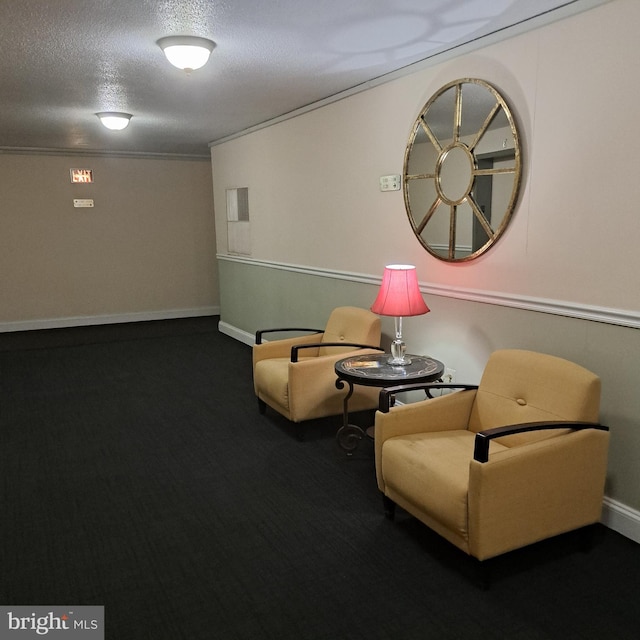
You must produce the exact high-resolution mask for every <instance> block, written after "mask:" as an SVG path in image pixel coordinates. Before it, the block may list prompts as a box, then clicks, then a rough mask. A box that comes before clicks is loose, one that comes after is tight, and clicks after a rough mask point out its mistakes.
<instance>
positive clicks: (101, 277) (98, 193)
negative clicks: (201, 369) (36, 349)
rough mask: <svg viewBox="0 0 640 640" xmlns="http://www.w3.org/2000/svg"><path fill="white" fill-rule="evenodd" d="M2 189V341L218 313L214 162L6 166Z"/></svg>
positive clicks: (47, 160) (0, 167)
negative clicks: (17, 335)
mask: <svg viewBox="0 0 640 640" xmlns="http://www.w3.org/2000/svg"><path fill="white" fill-rule="evenodd" d="M78 167H80V168H90V169H92V170H93V175H94V183H93V184H90V185H84V184H80V185H77V184H76V185H73V184H71V182H70V177H69V169H70V168H78ZM0 185H1V189H0V194H1V195H0V278H1V279H0V300H2V304H1V305H0V330H5V331H6V330H15V329H22V328H37V327H47V326H60V325H68V324H92V323H99V322H109V321H116V320H118V321H125V320H136V319H147V318H155V317H173V316H180V315H200V314H202V315H206V314H211V313H214V312H217V310H218V292H217V265H216V261H215V256H214V250H215V225H214V219H213V194H212V188H211V164H210V162H208V161H207V160H204V161H203V160H186V159H179V160H175V159H160V158H158V159H156V158H132V157H89V156H64V155H31V154H25V155H17V154H0ZM74 198H92V199H93V200H94V203H95V206H94V208H92V209H89V208H86V209H78V208H74V207H73V199H74Z"/></svg>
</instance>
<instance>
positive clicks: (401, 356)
mask: <svg viewBox="0 0 640 640" xmlns="http://www.w3.org/2000/svg"><path fill="white" fill-rule="evenodd" d="M406 351H407V345H406V344H405V343H404V342H403V341H402V339H401V338H397V337H396V338H395V339H394V340H393V341H392V342H391V355H390V356H389V357H388V358H387V362H388V363H389V364H390V365H392V366H394V367H404V366H405V365H407V364H411V358H410V357H409V356H408V355H406Z"/></svg>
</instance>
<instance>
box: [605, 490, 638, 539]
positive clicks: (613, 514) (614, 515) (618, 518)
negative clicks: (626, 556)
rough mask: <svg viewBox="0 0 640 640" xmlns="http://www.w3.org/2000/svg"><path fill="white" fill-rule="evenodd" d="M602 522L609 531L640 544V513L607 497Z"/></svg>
mask: <svg viewBox="0 0 640 640" xmlns="http://www.w3.org/2000/svg"><path fill="white" fill-rule="evenodd" d="M601 520H602V524H604V525H605V526H607V527H608V528H609V529H613V530H614V531H617V532H618V533H620V534H621V535H623V536H625V537H626V538H630V539H631V540H633V541H634V542H637V543H640V511H636V510H635V509H632V508H631V507H628V506H627V505H624V504H622V503H621V502H618V501H617V500H613V499H611V498H607V497H606V496H605V499H604V503H603V505H602V518H601Z"/></svg>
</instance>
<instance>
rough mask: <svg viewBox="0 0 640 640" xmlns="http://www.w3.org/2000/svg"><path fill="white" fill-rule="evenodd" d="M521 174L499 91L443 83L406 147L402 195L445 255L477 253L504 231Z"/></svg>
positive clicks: (419, 228) (478, 84) (436, 250)
mask: <svg viewBox="0 0 640 640" xmlns="http://www.w3.org/2000/svg"><path fill="white" fill-rule="evenodd" d="M520 176H521V157H520V142H519V137H518V131H517V129H516V125H515V121H514V119H513V116H512V115H511V112H510V110H509V108H508V106H507V104H506V102H505V101H504V99H503V98H502V96H500V94H499V93H498V92H497V91H496V90H495V89H494V88H493V87H492V86H491V85H489V84H488V83H487V82H484V81H483V80H477V79H473V78H467V79H464V80H456V81H455V82H452V83H450V84H448V85H446V86H444V87H442V89H440V91H438V92H437V93H436V94H435V95H434V96H433V97H432V98H431V99H430V100H429V102H427V104H426V105H425V107H424V109H423V110H422V112H421V113H420V115H419V117H418V118H417V120H416V122H415V124H414V126H413V129H412V132H411V136H410V138H409V142H408V144H407V149H406V152H405V160H404V198H405V205H406V208H407V213H408V215H409V220H410V222H411V225H412V227H413V230H414V232H415V234H416V236H417V237H418V239H419V240H420V242H421V243H422V244H423V245H424V247H425V248H426V249H427V251H429V252H430V253H431V254H432V255H434V256H436V257H438V258H441V259H443V260H447V261H450V262H457V261H463V260H470V259H472V258H475V257H477V256H479V255H480V254H482V253H484V252H485V251H486V250H487V249H488V248H489V247H491V246H492V245H493V243H494V242H496V240H497V239H498V238H499V237H500V235H501V234H502V233H503V231H504V230H505V228H506V226H507V224H508V222H509V219H510V217H511V215H512V213H513V209H514V207H515V204H516V200H517V196H518V190H519V186H520Z"/></svg>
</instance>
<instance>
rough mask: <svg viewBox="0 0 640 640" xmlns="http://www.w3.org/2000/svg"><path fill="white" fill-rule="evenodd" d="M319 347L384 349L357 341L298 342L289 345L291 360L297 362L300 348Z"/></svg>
mask: <svg viewBox="0 0 640 640" xmlns="http://www.w3.org/2000/svg"><path fill="white" fill-rule="evenodd" d="M320 347H323V348H324V347H354V348H356V349H375V350H376V351H384V349H382V348H380V347H376V346H373V345H369V344H359V343H357V342H317V343H314V344H298V345H295V346H293V347H291V362H298V351H299V350H300V349H310V348H316V349H318V348H320Z"/></svg>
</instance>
